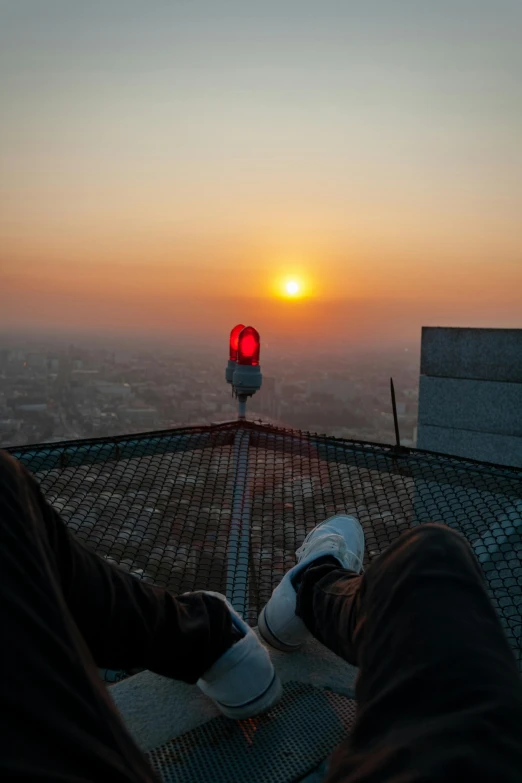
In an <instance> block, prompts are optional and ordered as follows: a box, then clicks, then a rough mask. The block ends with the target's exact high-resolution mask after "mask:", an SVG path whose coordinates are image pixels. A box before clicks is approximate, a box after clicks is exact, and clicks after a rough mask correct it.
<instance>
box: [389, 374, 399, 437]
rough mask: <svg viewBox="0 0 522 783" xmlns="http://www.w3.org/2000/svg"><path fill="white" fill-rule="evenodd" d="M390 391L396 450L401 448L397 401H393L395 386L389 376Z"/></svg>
mask: <svg viewBox="0 0 522 783" xmlns="http://www.w3.org/2000/svg"><path fill="white" fill-rule="evenodd" d="M390 391H391V400H392V410H393V425H394V427H395V446H396V448H397V450H398V451H400V450H401V436H400V435H399V418H398V416H397V403H396V402H395V387H394V385H393V378H390Z"/></svg>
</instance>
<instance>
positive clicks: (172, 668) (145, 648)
mask: <svg viewBox="0 0 522 783" xmlns="http://www.w3.org/2000/svg"><path fill="white" fill-rule="evenodd" d="M0 536H1V541H0V574H1V580H0V598H1V604H2V636H1V640H2V641H1V649H2V663H1V666H2V677H3V683H2V688H1V697H0V698H1V700H2V715H3V716H6V717H7V720H5V721H4V725H3V726H2V729H1V730H0V743H1V752H0V770H1V771H2V772H4V773H5V774H8V775H11V776H18V777H21V778H24V777H25V778H26V779H28V780H29V779H30V780H33V779H49V780H53V781H56V780H68V781H69V780H71V781H72V780H74V781H94V780H109V779H110V780H113V781H124V780H125V781H145V780H147V781H148V780H152V779H153V774H152V772H151V771H150V770H149V768H148V765H147V764H146V761H145V759H144V757H143V756H142V754H141V752H140V751H139V750H138V748H137V747H136V746H135V744H134V742H133V740H132V739H131V738H130V736H129V735H128V734H127V732H126V730H125V727H124V726H123V724H122V722H121V720H120V718H119V715H118V714H117V712H116V709H115V707H114V706H113V704H112V701H111V699H110V697H109V695H108V693H107V690H106V688H105V686H104V685H103V683H102V682H101V680H100V677H99V675H98V672H97V668H96V665H99V666H107V667H123V668H130V667H143V668H148V669H151V670H153V671H155V672H158V673H160V674H163V675H165V676H169V677H173V678H177V679H182V680H185V681H187V682H196V681H197V680H198V678H199V677H201V675H203V674H204V673H206V672H207V671H208V670H209V667H212V664H214V662H216V661H217V660H218V659H220V656H222V655H223V653H224V652H225V651H227V650H228V649H229V648H230V647H231V645H232V644H233V643H234V642H235V641H237V634H236V633H235V631H234V630H233V626H232V619H231V614H230V612H229V610H228V608H227V606H226V604H225V603H224V602H223V601H222V600H221V599H220V598H219V597H217V596H215V595H208V594H205V593H191V594H187V595H185V596H180V597H179V598H178V599H176V598H174V597H173V596H172V595H170V594H169V593H168V592H167V591H165V590H160V589H158V588H155V587H153V586H151V585H148V584H146V583H143V582H140V581H139V580H137V579H135V578H133V577H131V576H130V575H128V574H126V573H125V572H123V571H121V570H120V569H117V568H115V567H114V566H111V565H110V564H109V563H107V562H106V561H104V560H102V559H101V558H99V557H97V556H96V555H95V554H93V553H92V552H90V551H89V550H87V549H86V548H85V547H84V546H83V545H82V544H80V543H79V542H78V541H77V540H76V539H75V538H74V536H73V535H72V534H71V533H70V531H69V530H68V529H67V528H66V527H65V525H64V523H63V521H62V520H61V519H60V517H59V516H58V514H57V513H56V512H55V511H54V510H53V509H52V508H51V506H49V505H48V504H47V503H46V502H45V500H44V498H43V496H42V494H41V492H40V490H39V488H38V485H37V483H36V481H35V480H34V479H33V478H32V477H31V476H30V475H29V474H28V473H27V471H26V470H25V469H24V468H23V467H22V466H21V465H20V463H19V462H17V461H16V460H14V459H12V458H11V457H9V456H8V455H7V454H5V453H2V452H0ZM239 646H240V645H239V644H238V645H237V647H238V648H239ZM234 649H235V648H234ZM227 654H228V653H227ZM258 657H259V656H258ZM267 658H268V656H267ZM210 670H211V671H213V669H212V668H210Z"/></svg>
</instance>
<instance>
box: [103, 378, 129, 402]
mask: <svg viewBox="0 0 522 783" xmlns="http://www.w3.org/2000/svg"><path fill="white" fill-rule="evenodd" d="M95 386H96V389H97V390H98V391H99V392H100V393H101V394H104V395H105V396H107V397H120V398H125V397H130V396H131V394H132V389H131V387H130V386H129V384H128V383H110V381H96V383H95Z"/></svg>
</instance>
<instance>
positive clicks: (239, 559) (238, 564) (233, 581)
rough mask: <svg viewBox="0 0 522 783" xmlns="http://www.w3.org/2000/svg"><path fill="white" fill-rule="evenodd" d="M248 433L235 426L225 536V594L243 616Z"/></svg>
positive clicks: (247, 546)
mask: <svg viewBox="0 0 522 783" xmlns="http://www.w3.org/2000/svg"><path fill="white" fill-rule="evenodd" d="M249 441H250V433H249V431H248V430H243V429H241V430H239V431H238V432H237V433H236V435H235V439H234V467H233V471H234V478H235V481H234V494H233V501H232V517H231V520H230V534H229V537H228V553H227V576H226V595H227V598H228V600H229V601H230V603H231V604H232V606H233V607H234V609H235V610H236V612H239V614H240V615H241V616H243V617H244V616H245V614H246V610H247V605H248V562H249V549H250V491H249V486H248V449H249Z"/></svg>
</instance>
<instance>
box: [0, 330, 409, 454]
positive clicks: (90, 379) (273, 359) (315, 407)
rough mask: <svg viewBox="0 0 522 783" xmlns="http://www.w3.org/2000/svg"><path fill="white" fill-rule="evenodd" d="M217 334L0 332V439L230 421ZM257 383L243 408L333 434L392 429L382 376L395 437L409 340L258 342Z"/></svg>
mask: <svg viewBox="0 0 522 783" xmlns="http://www.w3.org/2000/svg"><path fill="white" fill-rule="evenodd" d="M222 342H223V344H222V345H221V343H220V344H219V345H214V344H213V345H212V346H208V347H204V346H201V345H197V346H190V345H188V344H177V345H176V347H169V346H166V345H165V344H163V343H162V344H158V345H153V344H151V345H145V344H139V345H128V344H123V343H122V344H119V343H117V342H116V341H115V342H114V344H110V343H109V341H104V340H102V339H94V338H93V339H92V340H89V338H83V339H78V340H74V341H71V342H65V341H64V340H63V339H62V340H60V339H57V338H51V337H49V338H44V337H39V338H38V339H37V338H35V337H27V338H25V337H20V336H18V337H17V338H16V339H15V338H14V337H13V336H6V337H5V339H3V340H2V342H1V343H0V445H1V446H14V445H27V444H30V443H41V442H55V441H61V440H73V439H80V438H91V437H102V436H115V435H124V434H130V433H134V432H143V431H147V430H155V429H168V428H171V427H181V426H187V425H196V424H211V423H216V422H221V421H230V420H232V419H235V418H236V416H237V403H236V401H235V400H234V399H233V398H232V396H231V389H230V387H229V386H227V384H226V383H225V379H224V372H225V365H226V360H227V340H226V336H225V338H224V340H223V341H222ZM261 366H262V370H263V386H262V389H261V391H260V392H259V393H258V394H256V395H255V397H254V398H253V399H251V400H249V403H248V406H247V418H249V419H252V420H262V421H266V422H270V423H272V424H276V425H279V426H284V427H290V428H297V429H302V430H306V431H310V432H320V433H324V434H327V435H333V436H337V437H342V438H350V439H358V440H365V441H373V442H381V443H392V442H394V441H395V433H394V426H393V415H392V407H391V399H390V377H393V379H394V383H395V390H396V399H397V411H398V417H399V426H400V435H401V442H402V444H403V445H405V446H413V445H415V442H416V432H417V408H418V383H419V355H418V349H417V350H416V349H415V347H404V346H397V348H396V349H394V350H391V349H390V348H386V349H385V350H384V349H382V350H378V349H373V350H369V349H366V350H365V351H364V352H359V351H356V350H349V349H347V351H346V353H343V352H337V353H334V352H330V353H329V352H326V351H325V352H317V351H316V350H315V349H314V351H313V354H312V355H310V353H309V352H308V351H307V350H306V349H305V348H304V347H302V348H300V349H298V348H293V349H292V351H291V352H289V351H288V350H286V351H280V350H275V349H274V348H273V346H266V347H265V346H263V348H262V355H261Z"/></svg>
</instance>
